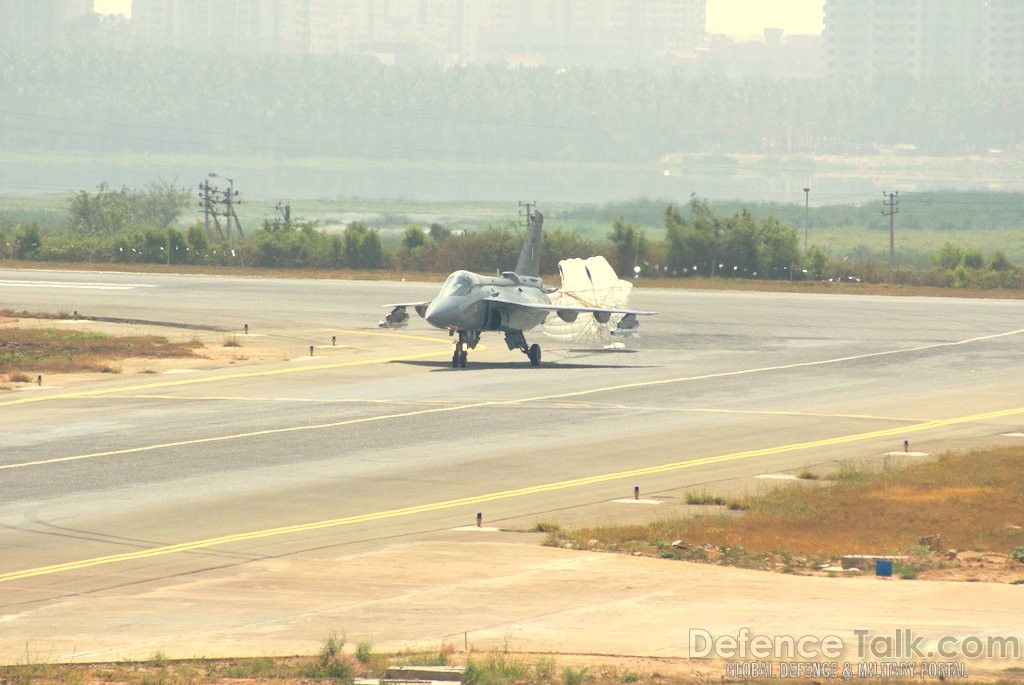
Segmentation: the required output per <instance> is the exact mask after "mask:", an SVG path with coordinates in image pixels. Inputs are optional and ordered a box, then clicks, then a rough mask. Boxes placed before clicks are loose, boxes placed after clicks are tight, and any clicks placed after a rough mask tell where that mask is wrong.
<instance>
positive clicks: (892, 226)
mask: <svg viewBox="0 0 1024 685" xmlns="http://www.w3.org/2000/svg"><path fill="white" fill-rule="evenodd" d="M882 197H888V204H887V203H886V201H885V200H882V216H887V217H889V268H890V269H891V268H892V267H893V266H894V265H895V264H896V213H897V212H899V211H900V194H899V191H896V192H894V193H886V192H885V191H884V190H883V191H882Z"/></svg>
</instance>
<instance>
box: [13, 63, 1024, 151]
mask: <svg viewBox="0 0 1024 685" xmlns="http://www.w3.org/2000/svg"><path fill="white" fill-rule="evenodd" d="M69 104H73V107H70V108H69V106H68V105H69ZM1022 120H1024V99H1022V98H1021V97H1020V93H1019V90H1018V89H1014V88H1013V87H1012V86H1010V85H1006V86H1000V85H998V84H996V85H985V84H981V83H971V84H968V85H962V86H961V85H956V84H953V83H951V82H945V81H940V80H935V81H918V80H914V79H912V78H910V77H908V76H900V75H892V76H891V77H889V78H886V79H879V80H878V82H863V83H862V82H834V81H832V80H828V79H824V78H823V79H820V80H815V79H797V78H781V77H769V76H757V77H747V78H743V79H736V78H730V77H727V76H724V75H719V74H715V73H709V72H707V71H702V70H700V69H698V68H696V67H688V66H685V65H682V66H679V67H677V68H672V69H662V70H654V69H638V68H629V69H606V70H594V69H586V68H569V69H552V68H532V69H525V68H520V69H509V68H506V67H505V66H503V65H477V66H463V67H451V68H446V67H443V66H440V65H429V64H405V65H383V64H380V63H379V62H378V61H376V60H375V59H373V58H370V57H358V56H345V55H332V56H316V55H278V56H270V55H238V54H218V55H217V56H216V58H215V59H213V58H211V55H208V54H196V53H189V52H156V51H154V52H146V51H138V52H133V53H132V58H131V59H130V60H126V59H125V58H124V54H123V53H121V52H119V51H117V50H104V49H99V48H95V49H88V48H84V47H77V48H75V49H73V50H63V51H61V50H57V51H45V52H43V51H29V50H15V49H11V48H10V47H6V48H5V47H2V46H0V124H2V125H0V149H5V150H9V151H38V150H48V151H57V152H60V153H66V152H73V151H93V152H100V153H103V154H175V155H180V154H209V153H210V152H211V151H217V152H221V153H237V154H251V153H252V152H253V151H254V150H257V151H259V152H261V153H262V154H272V155H274V156H275V158H279V157H301V156H320V155H327V156H332V157H350V158H373V159H414V160H420V159H429V160H438V159H484V160H486V159H502V160H509V159H518V158H519V156H520V155H521V154H522V153H520V152H519V151H525V150H529V151H531V152H530V154H529V158H530V159H532V160H552V161H563V160H573V161H582V162H610V161H618V162H622V161H649V160H654V159H658V158H660V157H662V156H663V155H666V154H670V153H700V152H706V153H743V152H777V153H794V152H816V153H830V154H862V153H865V152H874V146H875V145H876V144H884V145H895V144H905V145H906V144H909V145H914V146H916V149H917V150H918V151H919V152H923V153H926V154H963V153H965V152H984V151H986V150H988V149H989V148H1000V149H1004V148H1005V149H1009V148H1011V147H1012V146H1014V145H1019V144H1021V143H1022V142H1024V129H1022V127H1021V126H1020V125H1019V122H1020V121H1022Z"/></svg>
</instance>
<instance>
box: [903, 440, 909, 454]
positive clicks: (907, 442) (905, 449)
mask: <svg viewBox="0 0 1024 685" xmlns="http://www.w3.org/2000/svg"><path fill="white" fill-rule="evenodd" d="M903 451H904V452H909V451H910V441H909V440H904V441H903Z"/></svg>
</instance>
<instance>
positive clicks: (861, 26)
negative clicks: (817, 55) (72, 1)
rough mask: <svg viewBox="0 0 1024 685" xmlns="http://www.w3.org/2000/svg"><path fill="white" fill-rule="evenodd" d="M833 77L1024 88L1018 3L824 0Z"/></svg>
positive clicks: (1022, 20) (1023, 5) (1022, 15)
mask: <svg viewBox="0 0 1024 685" xmlns="http://www.w3.org/2000/svg"><path fill="white" fill-rule="evenodd" d="M824 36H825V50H826V66H827V71H828V74H829V75H830V76H831V77H833V78H836V79H846V80H865V79H873V78H878V77H884V76H889V75H895V74H905V75H908V76H912V77H914V78H918V79H932V78H940V79H951V80H952V81H954V82H956V83H957V84H961V85H962V84H966V83H971V82H978V81H981V82H987V83H996V84H1021V83H1024V40H1022V36H1024V2H1021V1H1020V0H825V33H824Z"/></svg>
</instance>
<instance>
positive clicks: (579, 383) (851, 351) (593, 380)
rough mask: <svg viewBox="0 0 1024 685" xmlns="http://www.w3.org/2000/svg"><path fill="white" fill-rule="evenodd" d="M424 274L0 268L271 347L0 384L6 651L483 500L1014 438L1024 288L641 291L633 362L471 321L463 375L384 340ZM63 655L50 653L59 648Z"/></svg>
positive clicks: (414, 536) (438, 521)
mask: <svg viewBox="0 0 1024 685" xmlns="http://www.w3.org/2000/svg"><path fill="white" fill-rule="evenodd" d="M438 286H439V284H426V283H416V282H361V281H334V280H301V279H280V280H277V279H274V280H263V279H256V278H235V277H211V276H173V275H152V274H119V273H79V272H74V273H72V272H30V271H0V307H6V308H10V309H13V310H29V311H47V312H55V313H56V312H65V313H70V312H74V311H77V312H79V313H80V314H83V315H88V316H97V317H110V318H125V319H140V320H146V321H161V322H168V323H173V324H179V325H183V326H197V327H199V326H202V327H206V328H207V329H208V330H216V331H223V332H224V335H237V336H239V337H242V336H243V335H244V333H242V331H243V330H244V327H245V326H246V325H248V330H249V331H250V334H251V335H253V336H256V335H259V336H265V338H267V339H269V340H272V341H273V343H274V344H275V345H277V346H278V347H280V348H281V349H282V350H285V351H286V352H287V353H286V354H284V355H282V358H281V359H280V360H279V361H273V362H263V363H259V364H239V365H235V366H231V367H230V368H227V367H225V368H219V369H203V370H187V369H184V370H180V372H178V373H173V374H172V373H162V374H154V375H140V374H133V375H125V376H116V377H111V378H105V379H102V380H98V381H95V382H90V383H87V384H78V385H70V386H66V387H48V388H43V389H37V390H32V391H19V392H10V391H8V392H0V435H2V436H3V445H4V447H3V450H2V454H0V483H2V486H0V488H2V502H0V549H3V550H5V552H4V554H3V555H2V557H0V660H3V661H4V662H6V663H11V662H16V661H17V659H18V656H19V655H23V654H24V648H25V642H26V638H29V637H31V638H32V641H33V644H35V645H37V646H38V645H43V646H41V647H39V648H40V649H44V650H45V649H46V647H45V645H46V638H45V635H40V634H36V633H33V634H32V635H31V636H30V635H29V634H28V633H29V632H31V631H33V630H42V629H41V628H40V627H39V626H40V625H45V619H41V618H40V617H45V615H46V612H47V611H48V609H53V608H55V607H57V606H60V605H62V603H66V602H67V601H68V600H69V598H76V600H77V601H81V598H83V597H84V598H94V599H95V600H96V601H100V600H101V599H102V600H103V601H104V602H107V601H109V600H110V598H111V597H115V596H120V595H122V594H126V593H129V592H136V591H139V592H142V591H145V592H160V591H161V589H169V588H172V587H177V586H180V584H181V583H182V582H184V581H185V579H188V580H195V579H202V578H207V577H208V578H215V577H222V575H223V574H225V573H235V572H237V573H246V572H247V569H248V570H249V571H251V569H252V568H253V565H254V564H265V563H267V562H268V560H278V561H280V562H282V563H299V562H303V561H308V562H311V563H312V562H320V561H322V560H324V559H342V558H345V557H346V556H352V555H364V554H372V553H380V552H382V551H386V550H388V549H389V548H391V547H393V546H395V545H399V546H404V545H414V544H416V543H419V542H422V541H427V540H437V539H438V538H439V536H440V538H442V539H443V538H444V536H445V535H446V534H447V532H448V531H452V530H454V529H458V528H461V527H464V526H470V527H473V525H474V523H475V521H476V517H477V514H481V517H482V520H483V521H484V522H485V524H486V526H488V527H494V528H498V529H510V528H517V529H528V528H530V527H531V526H532V525H533V524H534V523H535V522H537V521H538V520H559V521H562V522H564V523H567V524H568V523H572V522H575V521H586V520H589V519H592V518H593V517H594V516H599V517H601V518H602V520H611V519H614V518H615V517H617V516H618V514H617V513H616V512H619V511H622V512H623V513H622V516H624V517H629V516H635V515H636V514H635V513H634V512H635V507H634V508H630V509H629V510H628V512H627V511H626V509H627V508H628V507H629V505H626V504H623V505H621V509H617V508H616V506H615V505H612V504H610V503H611V502H613V501H614V500H616V499H620V498H629V497H631V496H632V494H633V491H634V488H635V487H636V488H639V489H640V492H641V493H643V495H644V497H645V498H650V499H651V500H652V501H654V502H664V503H665V504H666V505H668V504H671V503H672V502H676V503H678V502H679V501H680V500H681V497H682V494H683V493H684V492H685V490H686V488H690V487H695V486H699V487H701V488H704V489H708V490H718V489H732V490H736V489H740V490H742V489H745V488H746V489H753V488H755V487H759V485H758V483H759V481H757V480H756V479H755V478H754V477H755V476H757V475H760V474H768V473H778V472H784V471H787V470H788V471H792V470H799V469H802V468H805V467H813V466H819V465H827V464H830V463H835V462H840V461H844V460H862V459H864V460H880V459H881V458H882V455H883V454H885V453H887V452H892V451H899V450H902V449H903V444H904V440H907V441H909V443H910V445H911V446H912V448H913V450H914V451H921V452H927V453H938V452H941V451H942V450H945V449H955V448H960V447H965V446H975V445H985V444H989V443H992V442H1006V441H1009V440H1012V438H1005V437H1003V435H1004V434H1006V433H1011V432H1017V431H1020V430H1021V428H1022V426H1024V400H1022V399H1021V397H1022V392H1021V391H1022V385H1024V381H1022V380H1021V374H1020V370H1021V368H1022V355H1021V341H1022V337H1024V302H1019V301H1010V300H968V299H955V298H949V299H937V298H903V297H866V296H863V297H862V296H850V295H834V296H816V295H797V294H771V293H743V292H725V291H692V290H662V289H651V288H644V287H642V286H641V287H638V288H636V289H634V291H633V295H632V297H631V300H630V304H631V305H632V306H635V307H637V308H642V309H652V310H656V311H658V312H659V314H658V315H657V316H654V317H648V318H646V319H645V320H644V321H643V322H642V326H641V336H640V338H639V339H638V340H636V341H635V342H631V343H629V346H630V347H629V349H626V350H620V351H605V350H598V349H583V350H580V349H571V348H566V347H562V346H561V344H560V343H559V344H556V343H554V342H551V341H545V340H544V339H543V338H542V337H540V334H539V333H534V334H533V335H531V334H530V333H527V338H528V339H529V340H530V341H531V342H540V343H541V345H542V346H543V347H544V364H543V365H542V366H541V367H540V368H531V367H530V366H529V362H528V361H527V360H526V357H525V356H524V355H522V354H521V353H519V352H518V351H511V352H510V351H508V350H507V349H506V348H505V344H504V342H503V340H502V339H501V337H500V336H498V335H497V334H485V335H484V340H483V343H484V345H485V346H486V349H478V350H476V351H473V352H471V353H470V358H469V368H467V369H451V368H450V366H449V359H450V356H451V347H450V342H449V340H448V337H447V336H446V334H445V333H444V332H442V331H436V330H432V329H431V328H430V327H429V326H427V325H426V324H425V323H424V322H422V320H418V319H417V320H414V321H413V322H412V324H411V325H410V326H409V328H407V329H405V330H403V331H400V332H393V331H382V330H379V329H377V327H376V322H377V321H378V320H379V319H380V318H381V317H382V316H383V314H384V312H385V311H386V310H385V309H383V308H382V307H381V305H384V304H387V303H390V302H407V301H416V300H420V299H428V298H430V297H431V296H432V295H433V294H434V292H435V290H436V288H437V287H438ZM166 335H168V337H175V336H177V337H182V336H185V338H186V339H187V337H188V335H189V332H188V329H187V328H168V329H167V332H166ZM332 336H333V337H334V338H335V339H336V341H337V343H338V344H337V345H334V346H332V345H330V342H329V341H330V339H331V337H332ZM311 345H312V346H314V348H315V350H314V355H313V356H310V354H309V347H310V346H311ZM243 349H244V348H243ZM292 350H294V352H292ZM656 506H660V505H652V507H656ZM403 549H405V548H404V547H403ZM423 564H424V565H429V564H430V559H424V560H423ZM367 593H370V594H372V588H368V589H367ZM104 606H107V605H106V604H105V605H104ZM215 610H216V609H213V608H212V609H211V611H215ZM157 619H158V617H152V620H153V621H154V622H156V621H157ZM33 621H35V623H33ZM39 621H42V623H39ZM97 623H98V624H102V623H103V622H102V621H99V622H97ZM30 626H31V628H30ZM327 632H329V631H328V630H327V629H326V628H324V629H323V630H322V633H323V634H326V633H327ZM91 637H92V638H93V639H95V640H98V641H99V642H103V641H104V636H102V635H93V636H91ZM430 637H433V635H431V636H430ZM126 639H127V638H126ZM129 642H130V640H129ZM143 644H146V645H149V644H150V643H149V642H145V641H143ZM67 645H68V640H67V639H65V638H62V639H60V640H56V641H55V642H54V643H53V644H52V645H50V649H51V650H53V652H54V653H55V654H57V655H59V656H60V657H61V658H65V659H70V658H75V657H73V656H72V655H70V654H69V653H68V651H67V649H68V647H67ZM133 649H136V651H135V652H133V651H132V650H133ZM137 649H138V645H133V644H128V643H124V644H122V643H118V641H117V640H114V641H113V642H112V644H110V645H109V646H108V647H107V648H104V651H103V653H104V654H109V655H112V656H116V655H121V656H123V655H124V654H128V653H136V654H137ZM163 649H164V650H165V651H167V650H168V649H169V647H168V646H165V647H163Z"/></svg>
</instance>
